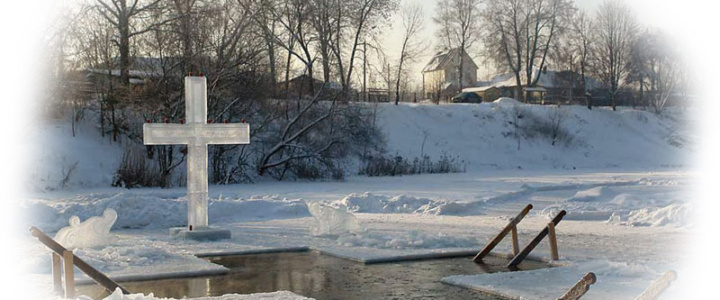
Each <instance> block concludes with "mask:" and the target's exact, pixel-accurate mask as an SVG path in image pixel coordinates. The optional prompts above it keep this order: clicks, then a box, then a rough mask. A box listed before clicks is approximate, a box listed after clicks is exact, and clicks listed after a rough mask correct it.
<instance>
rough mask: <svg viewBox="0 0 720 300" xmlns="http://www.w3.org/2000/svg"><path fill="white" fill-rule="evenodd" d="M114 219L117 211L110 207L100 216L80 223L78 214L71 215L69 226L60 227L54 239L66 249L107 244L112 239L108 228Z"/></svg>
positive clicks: (113, 222)
mask: <svg viewBox="0 0 720 300" xmlns="http://www.w3.org/2000/svg"><path fill="white" fill-rule="evenodd" d="M116 220H117V212H115V210H114V209H112V208H108V209H105V211H104V212H103V214H102V216H100V217H91V218H89V219H87V220H85V222H82V223H81V222H80V218H79V217H78V216H72V217H70V226H68V227H65V228H62V229H60V231H58V233H57V234H56V235H55V240H56V241H57V242H58V243H60V244H61V245H63V246H65V248H68V249H75V248H87V247H95V246H101V245H107V244H109V243H111V242H113V240H114V237H113V236H112V235H111V234H110V228H112V226H113V224H115V221H116Z"/></svg>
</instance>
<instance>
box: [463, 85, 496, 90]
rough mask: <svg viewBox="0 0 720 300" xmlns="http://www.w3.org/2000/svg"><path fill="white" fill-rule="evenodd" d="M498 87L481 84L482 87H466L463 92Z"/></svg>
mask: <svg viewBox="0 0 720 300" xmlns="http://www.w3.org/2000/svg"><path fill="white" fill-rule="evenodd" d="M496 88H497V87H495V86H492V85H488V86H481V87H471V88H464V89H463V90H462V91H463V92H484V91H487V90H489V89H496Z"/></svg>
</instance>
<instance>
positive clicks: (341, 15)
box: [330, 0, 397, 99]
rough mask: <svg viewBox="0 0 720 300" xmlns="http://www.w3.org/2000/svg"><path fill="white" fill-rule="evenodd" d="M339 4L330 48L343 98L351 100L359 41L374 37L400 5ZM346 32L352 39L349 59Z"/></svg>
mask: <svg viewBox="0 0 720 300" xmlns="http://www.w3.org/2000/svg"><path fill="white" fill-rule="evenodd" d="M337 4H338V5H335V6H334V7H333V9H334V17H333V22H334V23H333V28H334V29H333V31H334V32H335V34H334V36H333V37H334V39H332V40H331V44H330V45H331V50H332V53H333V56H334V57H335V63H336V65H337V71H338V75H339V76H340V83H341V84H342V88H343V96H344V97H345V99H348V98H349V97H350V87H351V82H352V78H353V70H354V65H355V57H356V55H357V51H358V45H359V44H360V38H361V37H363V36H366V35H369V34H371V33H372V32H371V31H372V30H373V29H374V28H376V26H377V25H378V24H379V23H380V22H381V21H384V20H387V19H388V18H389V16H390V14H391V13H392V12H394V11H395V7H396V5H397V3H396V0H353V1H337ZM345 33H347V34H348V35H349V36H350V38H351V43H350V45H349V56H346V55H345V54H344V52H345V51H346V50H347V49H346V45H345V43H344V41H345V40H346V37H345Z"/></svg>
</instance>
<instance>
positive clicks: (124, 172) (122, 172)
mask: <svg viewBox="0 0 720 300" xmlns="http://www.w3.org/2000/svg"><path fill="white" fill-rule="evenodd" d="M162 178H163V176H161V174H160V172H159V171H158V170H157V168H153V167H151V166H149V165H148V163H147V162H146V161H145V157H144V156H143V155H142V153H140V152H139V151H134V150H132V149H126V150H125V153H124V154H123V158H122V161H121V162H120V166H119V167H118V170H117V172H116V173H115V177H114V178H113V184H112V185H113V186H120V187H125V188H133V187H142V186H160V185H161V183H162ZM164 178H167V176H165V177H164Z"/></svg>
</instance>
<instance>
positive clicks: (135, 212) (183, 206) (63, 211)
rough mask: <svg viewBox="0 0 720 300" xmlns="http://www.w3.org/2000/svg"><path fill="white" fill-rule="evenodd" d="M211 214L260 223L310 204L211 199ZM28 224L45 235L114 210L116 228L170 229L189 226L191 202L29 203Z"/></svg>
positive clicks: (108, 198)
mask: <svg viewBox="0 0 720 300" xmlns="http://www.w3.org/2000/svg"><path fill="white" fill-rule="evenodd" d="M208 202H209V204H208V214H209V217H210V218H211V219H212V220H213V221H214V222H222V221H228V220H233V221H239V220H243V221H257V220H267V219H272V218H299V217H308V216H310V213H309V212H308V209H307V205H306V204H305V202H304V201H302V200H300V199H285V198H278V197H273V196H262V197H251V198H250V199H243V198H236V199H230V198H223V197H218V198H212V199H209V201H208ZM22 206H23V207H24V212H25V216H26V217H25V218H24V220H25V222H26V223H27V225H33V226H37V227H38V228H40V229H41V230H43V231H45V232H56V231H58V230H60V228H62V227H65V226H66V225H67V224H68V219H69V218H70V217H71V216H78V217H79V218H80V219H81V220H85V219H88V218H90V217H92V216H96V215H100V214H102V212H103V211H104V210H105V209H107V208H111V209H114V210H115V211H117V215H118V217H117V221H116V222H115V224H114V226H113V228H114V229H132V228H147V229H157V228H170V227H177V226H185V223H186V220H187V201H186V200H185V197H184V196H180V195H179V194H174V195H173V194H167V193H153V192H152V191H148V192H142V191H139V190H138V191H133V192H127V193H124V192H121V193H116V194H107V195H103V194H99V195H93V194H90V195H84V196H79V197H76V198H72V199H67V200H65V201H63V202H61V203H57V202H52V201H46V200H32V199H31V200H26V201H24V203H23V205H22Z"/></svg>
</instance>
